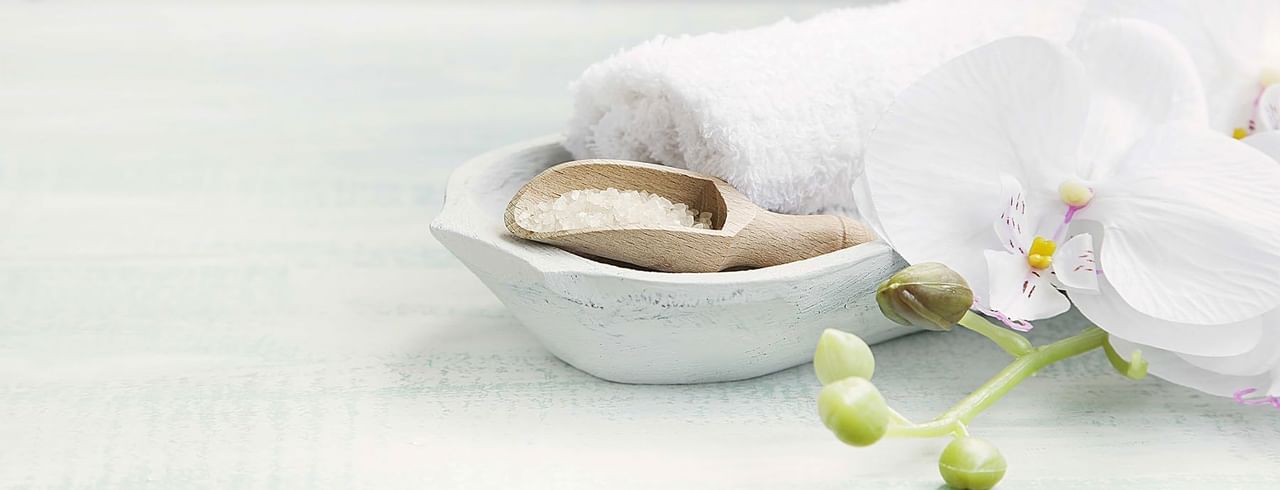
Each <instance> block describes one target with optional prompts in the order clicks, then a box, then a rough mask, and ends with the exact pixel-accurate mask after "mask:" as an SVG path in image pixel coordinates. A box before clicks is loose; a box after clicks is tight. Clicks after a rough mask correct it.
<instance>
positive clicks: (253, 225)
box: [0, 2, 1280, 489]
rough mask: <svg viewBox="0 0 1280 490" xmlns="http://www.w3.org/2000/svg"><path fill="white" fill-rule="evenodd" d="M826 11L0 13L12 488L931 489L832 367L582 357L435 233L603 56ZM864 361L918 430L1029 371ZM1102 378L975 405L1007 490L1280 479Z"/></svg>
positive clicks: (949, 341)
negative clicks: (460, 173)
mask: <svg viewBox="0 0 1280 490" xmlns="http://www.w3.org/2000/svg"><path fill="white" fill-rule="evenodd" d="M822 8H825V6H823V5H818V4H787V5H783V4H781V3H779V4H771V3H766V2H759V3H754V2H753V3H748V4H735V5H734V6H733V7H732V8H727V7H725V5H724V4H709V5H701V6H695V7H687V6H676V5H669V4H648V3H643V4H642V3H632V2H628V3H625V4H616V5H598V4H595V3H590V4H587V3H564V4H551V5H532V4H529V5H526V4H518V5H516V4H485V3H478V4H477V3H469V4H467V5H462V6H440V5H412V4H370V5H345V4H334V3H328V4H321V5H307V6H303V5H301V4H267V5H251V4H246V3H237V4H231V5H214V4H203V5H202V4H191V5H182V6H170V5H168V4H161V3H158V2H157V3H145V4H128V5H116V6H101V5H97V4H87V3H82V4H64V3H61V2H24V3H8V4H4V5H0V32H3V33H4V34H3V37H4V39H5V40H6V41H8V42H4V43H0V66H3V72H2V73H3V74H2V75H0V441H2V442H0V444H2V446H0V488H155V489H172V488H246V489H254V488H432V489H436V488H442V489H449V488H467V489H474V488H480V489H485V488H495V489H496V488H557V489H598V488H611V489H631V488H635V489H642V488H698V489H705V488H734V489H779V488H804V489H836V488H840V489H847V488H867V489H883V488H887V489H917V488H918V489H936V488H938V486H939V485H940V481H939V480H938V478H937V476H936V475H935V474H934V468H933V465H934V458H935V457H936V455H937V452H938V451H939V450H940V449H941V447H942V444H941V441H890V442H888V443H886V444H885V445H884V446H880V447H876V448H874V449H853V448H848V447H843V446H841V445H840V444H839V443H838V442H836V441H835V440H834V439H833V438H832V437H830V436H829V434H826V433H825V429H823V428H822V426H821V424H820V423H819V422H818V420H817V416H816V414H815V413H814V409H813V401H812V400H813V395H814V394H815V393H816V390H817V381H816V380H815V379H814V378H813V375H812V373H811V372H810V371H809V368H808V367H799V368H795V369H791V370H787V371H784V372H781V373H778V374H775V375H770V376H765V377H761V378H757V379H752V380H747V381H738V382H731V383H717V384H710V385H693V386H637V385H623V384H615V383H609V382H605V381H601V380H599V379H596V378H593V377H591V376H589V375H586V374H584V373H582V372H581V371H578V370H576V369H574V368H572V367H570V366H568V365H566V364H565V363H563V362H561V361H559V360H557V359H556V358H555V357H554V356H553V355H551V354H550V353H549V352H548V351H546V350H545V349H543V348H541V347H539V345H538V342H537V339H536V338H535V336H534V335H533V334H531V333H528V332H527V331H526V330H525V329H523V328H521V327H520V326H519V324H518V322H517V320H516V319H515V318H514V317H513V316H512V315H511V310H509V309H507V308H505V307H503V306H502V304H501V303H500V302H499V300H498V299H497V298H496V297H495V296H494V295H493V294H492V293H490V292H489V291H488V289H487V288H486V287H485V286H484V285H483V283H482V282H481V281H480V280H479V279H477V278H476V277H475V276H474V275H472V274H471V273H470V272H468V271H467V270H466V269H464V268H463V266H462V265H461V264H460V263H459V262H458V261H456V260H455V259H454V258H453V257H452V256H451V255H450V254H448V253H447V252H446V251H445V250H444V249H443V247H441V246H440V245H439V244H438V243H437V242H435V241H434V240H433V239H432V238H431V237H430V235H429V234H428V233H427V229H426V224H427V223H428V222H429V221H430V220H431V219H432V218H433V217H434V216H435V215H436V214H437V212H438V210H439V209H440V205H441V202H442V200H443V195H442V194H443V189H444V186H445V183H446V178H447V175H448V173H449V172H450V170H451V169H452V168H453V167H455V166H456V165H457V164H458V163H460V162H462V161H464V160H465V159H467V158H469V157H471V156H473V155H476V154H479V153H481V152H483V151H486V150H488V149H491V148H494V147H497V146H498V145H501V144H505V143H507V142H512V141H520V140H522V139H525V138H528V137H531V136H535V135H539V134H546V133H550V132H554V131H557V130H559V129H560V128H561V127H562V126H563V122H564V120H565V119H566V118H567V116H568V106H567V104H568V97H567V95H566V93H565V90H564V85H565V83H566V81H568V80H571V79H572V78H573V77H574V76H575V75H576V74H577V73H578V72H579V71H580V70H581V69H582V68H583V67H585V66H586V65H587V64H588V63H589V62H591V61H592V60H595V59H599V58H601V57H603V56H607V55H608V54H609V53H611V52H613V51H614V50H616V49H619V48H621V47H624V46H627V45H630V44H633V43H636V42H639V41H641V40H644V39H646V38H648V37H651V36H652V35H653V34H655V33H658V32H662V33H667V34H679V33H682V32H698V31H704V30H714V29H725V28H732V27H742V26H749V25H753V24H757V23H761V22H767V21H770V20H772V19H775V18H777V17H781V16H783V15H794V16H804V15H808V14H811V13H813V12H815V11H817V10H820V9H822ZM1080 322H1081V320H1080V318H1079V317H1077V316H1074V315H1069V316H1066V317H1063V318H1060V319H1057V320H1055V321H1051V322H1046V323H1044V324H1043V325H1041V326H1040V327H1039V328H1038V329H1037V331H1036V332H1035V338H1036V340H1037V341H1046V340H1049V339H1052V338H1057V337H1060V336H1063V335H1067V334H1069V333H1071V332H1073V331H1074V330H1075V329H1076V328H1078V327H1079V325H1080ZM873 349H874V351H875V353H876V355H877V356H878V360H879V363H878V365H877V374H876V378H877V379H876V382H877V384H878V385H879V386H880V388H881V389H882V391H883V392H884V393H885V394H886V396H887V397H888V398H889V399H890V400H892V402H893V403H894V406H895V407H898V408H899V409H900V410H902V411H903V412H905V413H906V414H907V415H909V416H912V417H917V418H920V417H925V416H928V415H930V414H934V413H937V412H938V411H940V410H942V409H944V408H945V407H946V406H947V405H948V404H949V403H951V402H952V401H954V400H956V399H958V398H959V397H961V396H963V395H964V394H965V393H966V392H967V391H968V390H969V389H971V388H972V387H974V386H977V385H978V384H979V383H981V381H982V380H983V379H984V378H985V377H986V376H988V375H989V374H990V373H992V372H994V371H995V370H996V369H998V368H999V366H1000V365H1001V364H1002V363H1003V362H1004V358H1003V357H1002V354H1001V353H1000V352H999V350H998V349H996V348H995V347H994V346H992V345H990V344H989V343H987V342H985V341H983V340H982V339H981V338H978V337H977V336H975V335H970V334H967V333H963V332H953V333H949V334H933V333H930V334H919V335H913V336H910V337H907V338H903V339H900V340H895V341H893V342H889V343H886V344H881V345H878V346H875V347H874V348H873ZM1109 369H1110V368H1109V367H1108V366H1107V363H1106V361H1105V360H1104V359H1102V357H1101V356H1100V355H1088V356H1084V357H1081V358H1079V359H1074V360H1071V361H1068V362H1065V363H1063V364H1060V365H1057V366H1054V367H1052V368H1049V369H1048V370H1046V371H1045V372H1043V373H1041V374H1040V375H1039V376H1038V377H1037V378H1035V379H1031V380H1028V381H1027V382H1026V383H1024V385H1023V386H1022V387H1021V388H1020V389H1019V390H1018V391H1017V392H1016V393H1014V394H1013V395H1011V396H1010V397H1009V398H1008V399H1006V400H1004V401H1003V402H1001V403H1000V404H999V405H998V406H996V407H995V408H994V409H993V410H992V411H990V412H989V413H987V414H986V415H985V416H983V417H982V418H980V419H978V421H977V422H976V423H975V424H974V430H975V432H976V433H977V434H979V435H981V436H983V437H985V438H987V439H989V440H991V441H993V442H994V443H996V444H997V445H999V446H1000V448H1001V449H1002V450H1003V451H1004V453H1005V454H1006V456H1008V458H1009V460H1010V465H1011V466H1010V471H1009V474H1008V476H1007V477H1006V482H1005V485H1004V486H1003V487H1002V488H1008V489H1056V488H1065V489H1079V488H1126V489H1129V488H1132V489H1167V488H1214V489H1232V488H1274V487H1276V486H1277V485H1278V484H1280V465H1278V464H1277V462H1278V461H1280V449H1278V448H1277V446H1276V443H1275V441H1277V440H1280V418H1277V414H1276V413H1275V412H1274V411H1270V410H1264V409H1258V408H1244V407H1237V406H1234V405H1232V404H1230V403H1224V402H1223V401H1222V400H1220V399H1216V398H1211V397H1206V396H1202V395H1198V394H1196V393H1194V392H1190V391H1188V390H1183V389H1180V388H1177V387H1175V386H1171V385H1169V384H1167V383H1163V382H1160V381H1158V380H1146V381H1142V382H1130V381H1127V380H1125V379H1123V378H1121V377H1119V376H1116V375H1114V374H1112V373H1111V372H1109Z"/></svg>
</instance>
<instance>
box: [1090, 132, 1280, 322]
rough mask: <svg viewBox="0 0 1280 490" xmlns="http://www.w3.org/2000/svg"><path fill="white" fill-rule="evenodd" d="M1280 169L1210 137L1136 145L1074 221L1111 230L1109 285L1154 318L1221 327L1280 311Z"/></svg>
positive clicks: (1156, 136)
mask: <svg viewBox="0 0 1280 490" xmlns="http://www.w3.org/2000/svg"><path fill="white" fill-rule="evenodd" d="M1276 189H1280V166H1277V165H1276V164H1275V162H1274V161H1272V160H1271V159H1270V158H1268V157H1267V156H1266V155H1264V154H1262V153H1261V152H1259V151H1258V150H1256V149H1253V148H1251V147H1249V146H1248V145H1245V144H1241V143H1240V142H1238V141H1235V140H1233V139H1231V138H1230V137H1227V136H1223V135H1220V134H1217V133H1213V132H1212V131H1209V130H1208V129H1205V128H1198V127H1191V126H1189V125H1186V124H1181V123H1170V124H1166V125H1164V126H1161V127H1159V128H1157V129H1156V130H1155V131H1152V132H1151V133H1150V134H1149V135H1147V137H1145V138H1143V139H1142V140H1141V141H1139V142H1138V143H1137V144H1136V145H1134V147H1133V148H1132V149H1131V151H1130V152H1129V154H1128V155H1126V156H1125V159H1124V162H1122V164H1121V165H1118V166H1117V167H1116V170H1115V172H1114V174H1113V175H1112V176H1111V178H1110V179H1108V180H1107V181H1106V182H1102V183H1099V184H1098V185H1097V186H1096V187H1095V191H1096V194H1095V196H1094V198H1093V200H1092V201H1091V202H1090V203H1089V206H1088V207H1087V208H1085V209H1084V210H1083V211H1081V213H1080V214H1079V215H1078V216H1077V218H1083V219H1094V220H1097V221H1098V222H1100V223H1102V225H1103V226H1104V229H1105V238H1103V247H1102V250H1101V251H1100V253H1099V258H1100V259H1101V262H1102V267H1103V270H1104V271H1105V274H1106V276H1107V279H1108V281H1109V282H1110V283H1111V284H1112V285H1113V286H1115V290H1116V291H1117V292H1119V293H1120V296H1121V297H1123V298H1124V300H1125V301H1126V302H1127V303H1129V304H1130V305H1132V306H1133V307H1134V308H1135V309H1137V310H1138V311H1140V312H1142V313H1145V314H1147V315H1150V316H1153V317H1156V318H1160V319H1163V320H1169V321H1174V322H1181V323H1191V324H1204V325H1217V324H1223V323H1235V322H1239V321H1243V320H1246V319H1249V318H1253V317H1257V316H1259V315H1261V314H1263V313H1266V312H1267V311H1270V310H1272V309H1274V308H1275V307H1276V306H1277V305H1280V288H1277V287H1275V281H1276V278H1277V277H1280V247H1278V246H1276V243H1277V242H1280V239H1278V238H1277V230H1276V229H1275V228H1276V226H1275V224H1276V223H1280V199H1276V198H1275V192H1276Z"/></svg>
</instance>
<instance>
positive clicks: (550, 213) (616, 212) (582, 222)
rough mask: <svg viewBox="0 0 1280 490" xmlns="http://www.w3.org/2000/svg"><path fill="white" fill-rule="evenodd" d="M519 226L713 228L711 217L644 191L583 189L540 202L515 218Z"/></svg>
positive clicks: (534, 228) (533, 228)
mask: <svg viewBox="0 0 1280 490" xmlns="http://www.w3.org/2000/svg"><path fill="white" fill-rule="evenodd" d="M516 222H517V223H519V224H520V226H523V227H524V228H525V229H527V230H530V231H535V232H547V231H561V230H577V229H583V228H627V227H630V228H658V227H681V226H683V227H688V228H699V229H707V228H711V213H707V212H703V213H699V212H698V210H696V209H693V208H690V207H689V206H687V205H685V204H680V203H673V202H671V201H670V200H668V199H667V198H665V197H662V196H659V195H656V194H651V193H648V192H645V191H620V190H618V189H614V188H612V187H610V188H608V189H605V190H599V189H582V190H574V191H569V192H566V193H564V194H561V195H560V197H558V198H556V200H555V201H551V202H546V201H543V202H540V203H538V204H537V205H536V206H534V208H533V209H532V210H529V211H525V212H522V213H519V214H517V215H516Z"/></svg>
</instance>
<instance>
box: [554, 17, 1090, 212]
mask: <svg viewBox="0 0 1280 490" xmlns="http://www.w3.org/2000/svg"><path fill="white" fill-rule="evenodd" d="M1082 3H1083V2H1082V1H1076V0H1050V1H1028V0H980V1H955V0H902V1H899V2H896V3H890V4H881V5H873V6H865V7H855V8H847V9H841V10H834V11H830V12H827V13H824V14H822V15H819V16H817V17H814V18H812V19H809V20H806V21H803V22H792V21H790V20H783V21H781V22H778V23H776V24H773V25H769V26H765V27H760V28H755V29H749V30H742V31H734V32H728V33H710V34H702V35H696V36H682V37H677V38H670V37H658V38H656V39H653V40H651V41H648V42H645V43H643V44H641V45H639V46H636V47H634V48H631V49H629V50H626V51H623V52H621V53H619V54H617V55H614V56H613V57H611V58H609V59H607V60H604V61H602V62H599V63H596V64H595V65H593V66H591V67H590V68H588V69H587V70H586V72H585V73H583V75H582V77H581V78H580V79H579V80H578V81H576V82H575V83H574V84H573V85H572V90H573V92H574V98H575V107H574V114H573V117H572V120H571V121H570V123H569V128H568V131H567V134H566V138H565V146H566V147H567V148H568V149H569V151H570V152H572V153H573V155H574V156H575V157H576V158H579V159H583V158H617V159H626V160H638V161H648V162H656V163H662V164H667V165H672V166H675V167H681V168H687V169H690V170H693V171H697V172H702V173H706V174H710V175H714V176H717V177H720V178H722V179H724V180H726V181H728V182H729V183H730V184H732V185H734V186H735V187H737V188H738V189H739V190H740V191H742V192H743V193H744V194H746V195H747V196H748V197H750V198H751V199H752V200H754V201H755V202H756V203H757V204H759V205H761V206H763V207H765V208H768V209H771V210H774V211H779V212H786V213H814V212H836V213H844V214H849V215H854V214H855V211H854V210H855V206H854V204H853V202H854V201H853V182H854V179H855V178H856V177H857V175H858V174H859V173H860V172H861V166H862V163H861V155H862V149H863V144H864V142H865V141H866V138H867V136H868V135H869V134H870V132H871V130H872V129H873V128H874V126H875V123H876V121H877V120H878V119H879V117H880V115H881V113H882V112H883V111H884V109H885V108H887V107H888V105H889V104H890V103H891V102H892V100H893V97H894V95H895V94H897V93H898V92H899V91H901V90H902V89H904V88H906V87H907V86H908V85H909V84H910V83H911V82H912V81H913V80H915V79H916V78H918V77H919V76H921V75H923V74H924V73H926V72H927V71H928V70H930V69H932V68H934V67H936V66H938V65H940V64H941V63H943V62H945V61H946V60H947V59H950V58H952V57H954V56H956V55H958V54H960V53H963V52H965V51H967V50H969V49H972V48H975V47H977V46H980V45H982V44H984V43H986V42H989V41H992V40H995V39H998V38H1001V37H1006V36H1011V35H1036V36H1041V37H1046V38H1049V39H1054V40H1058V41H1065V40H1066V39H1067V38H1068V37H1069V36H1070V34H1071V33H1072V31H1073V30H1074V28H1075V21H1076V18H1077V17H1078V16H1079V13H1080V11H1081V10H1082V7H1083V5H1082ZM726 8H728V7H726ZM938 164H939V165H945V164H946V162H938Z"/></svg>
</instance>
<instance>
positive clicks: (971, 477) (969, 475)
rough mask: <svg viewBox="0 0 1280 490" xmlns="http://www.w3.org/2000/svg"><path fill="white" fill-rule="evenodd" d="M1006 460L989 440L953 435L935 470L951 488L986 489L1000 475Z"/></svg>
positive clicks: (991, 485)
mask: <svg viewBox="0 0 1280 490" xmlns="http://www.w3.org/2000/svg"><path fill="white" fill-rule="evenodd" d="M1008 467H1009V464H1008V463H1006V462H1005V460H1004V455H1002V454H1000V450H999V449H996V447H995V446H994V445H992V444H991V443H989V442H987V441H985V440H982V439H979V438H977V437H969V436H963V437H957V438H955V440H952V441H951V444H947V448H946V449H943V450H942V456H940V457H939V458H938V472H939V473H942V479H943V480H944V481H946V482H947V485H951V487H952V488H957V489H961V490H964V489H968V490H987V489H989V488H992V487H995V486H996V484H997V483H1000V479H1001V478H1004V472H1005V470H1006V469H1008Z"/></svg>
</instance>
